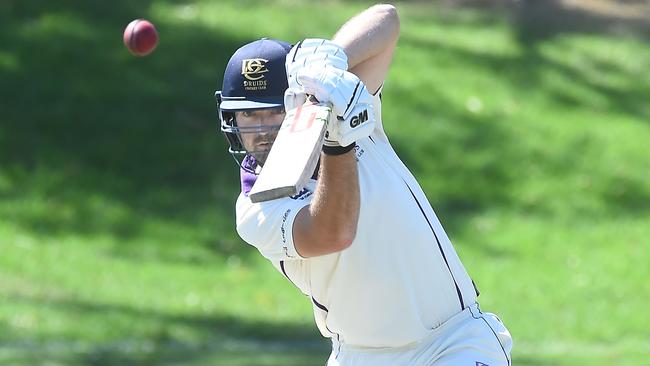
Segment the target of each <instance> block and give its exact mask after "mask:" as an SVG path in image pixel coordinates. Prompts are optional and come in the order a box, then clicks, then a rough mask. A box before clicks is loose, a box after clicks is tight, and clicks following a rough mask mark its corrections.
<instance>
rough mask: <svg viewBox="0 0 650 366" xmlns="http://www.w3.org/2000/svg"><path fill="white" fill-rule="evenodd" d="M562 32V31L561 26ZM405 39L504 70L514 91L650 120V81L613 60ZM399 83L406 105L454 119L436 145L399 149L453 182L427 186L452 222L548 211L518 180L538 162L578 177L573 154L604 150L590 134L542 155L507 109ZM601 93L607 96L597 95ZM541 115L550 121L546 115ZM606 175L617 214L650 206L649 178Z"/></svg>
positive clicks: (402, 144) (419, 167)
mask: <svg viewBox="0 0 650 366" xmlns="http://www.w3.org/2000/svg"><path fill="white" fill-rule="evenodd" d="M496 19H497V18H494V19H493V21H497V20H496ZM422 21H424V20H422ZM446 21H448V22H450V21H451V20H450V19H447V20H446ZM459 21H462V19H459ZM489 22H490V20H489V18H486V17H485V16H483V17H481V18H480V19H479V24H483V26H488V25H489ZM472 24H473V23H472ZM561 31H562V30H561V29H558V32H561ZM567 31H568V30H567ZM400 42H401V44H402V45H408V46H409V48H411V49H417V50H435V52H436V54H437V55H438V57H440V58H441V59H445V60H446V59H450V60H459V61H460V60H462V62H463V64H464V65H465V67H466V68H467V69H468V70H481V72H485V73H488V74H493V75H499V78H500V80H502V82H503V83H504V84H510V85H512V86H513V89H514V90H521V91H522V92H524V93H525V92H527V91H529V90H530V91H535V92H540V91H541V92H543V93H544V95H545V97H546V98H548V99H549V100H551V101H552V102H553V103H555V104H557V105H560V106H564V107H566V109H567V110H572V109H573V110H594V109H596V110H600V111H601V112H602V113H604V114H613V115H616V116H625V117H628V118H630V119H631V120H638V121H648V120H650V108H648V105H647V101H646V99H647V96H648V95H650V86H649V85H645V84H644V83H641V82H635V80H637V78H638V75H635V74H633V73H630V72H628V71H626V70H622V69H621V68H620V67H619V66H618V65H615V64H613V63H611V62H609V61H605V60H594V59H592V60H590V62H591V64H592V67H593V70H591V72H589V70H585V69H584V68H583V67H582V66H581V65H575V66H569V65H567V64H563V63H560V62H558V61H557V60H554V59H551V58H549V57H548V56H546V55H545V54H543V53H542V52H540V51H539V49H538V47H537V46H536V45H535V44H527V43H526V44H523V45H522V46H521V47H520V52H519V53H516V54H514V55H496V54H490V53H478V52H472V51H468V50H467V49H465V48H463V47H460V46H459V47H456V46H454V45H452V44H450V43H440V42H437V41H435V40H432V39H431V37H427V36H426V35H422V37H419V36H413V35H410V36H409V37H403V38H402V39H401V40H400ZM549 73H552V74H553V75H557V78H558V79H562V80H565V81H566V82H567V83H570V84H571V85H572V86H573V87H575V88H579V89H581V90H588V91H589V93H579V94H575V93H573V94H572V93H571V91H570V90H569V91H568V90H567V89H565V88H562V87H561V86H558V85H556V84H555V83H554V82H553V80H549V79H548V78H547V77H546V75H548V74H549ZM593 75H617V76H619V77H620V78H621V79H624V80H626V81H628V82H626V83H624V84H623V85H620V86H616V87H615V86H612V85H608V84H605V83H603V82H601V81H600V80H599V79H598V78H594V76H593ZM450 82H453V81H451V80H450ZM391 88H392V89H394V90H392V91H391V94H390V95H392V96H399V97H400V99H399V104H400V108H401V109H402V110H405V111H409V110H417V111H419V113H420V115H421V116H426V119H427V120H432V121H433V122H431V123H447V124H453V128H451V129H449V130H447V131H441V132H442V135H439V136H436V140H435V143H430V144H426V145H424V146H415V147H414V146H413V141H412V140H405V139H401V140H400V139H393V144H394V145H395V147H396V150H397V151H398V152H399V154H400V155H401V156H402V158H403V160H404V161H405V162H406V163H407V165H408V166H409V167H411V168H412V169H413V171H414V173H415V175H416V176H418V177H435V178H427V179H428V180H429V181H436V180H438V181H439V180H444V181H445V182H447V183H445V184H444V185H437V186H436V185H435V183H432V184H431V185H430V186H429V187H427V186H426V182H427V181H426V180H424V181H423V183H424V188H425V190H426V191H427V192H428V193H429V194H430V195H431V196H434V197H435V198H433V199H431V200H432V203H433V205H434V207H436V209H437V210H439V211H440V212H442V213H443V216H447V214H448V216H449V218H450V219H451V221H452V222H451V224H452V225H461V224H459V223H458V222H455V220H456V219H454V217H460V218H461V220H462V218H463V217H464V215H465V214H470V213H476V212H481V211H483V210H487V209H489V208H518V209H523V210H525V211H527V212H532V211H537V212H538V213H542V214H544V212H543V210H544V209H543V206H539V205H537V204H536V203H534V202H532V203H531V204H530V205H529V206H526V204H525V203H524V202H521V200H520V199H519V198H518V197H516V196H515V193H513V192H516V189H515V188H516V185H517V184H518V179H519V178H521V177H522V175H525V174H527V172H528V171H529V167H530V166H532V165H535V166H537V167H539V169H541V170H543V171H544V172H545V174H547V175H548V178H549V179H552V177H554V176H557V177H568V176H571V175H575V174H576V170H575V169H576V165H575V161H574V160H572V159H571V158H570V157H581V156H583V155H584V153H585V152H589V151H598V146H597V142H596V141H593V140H592V139H590V136H588V135H585V136H578V137H576V141H575V142H574V143H572V144H570V145H568V146H567V151H564V152H556V153H552V154H544V155H542V154H540V152H539V151H536V150H533V149H531V148H530V147H527V146H524V145H523V144H522V143H521V142H520V141H518V140H517V135H516V134H517V133H521V132H517V131H516V127H515V128H506V127H504V125H503V124H499V123H498V122H499V121H500V120H502V119H504V118H509V116H507V115H506V114H503V113H501V114H500V113H499V112H493V113H480V114H474V113H472V112H470V111H468V110H467V108H466V106H463V105H458V104H457V103H456V102H454V101H452V100H449V98H448V97H446V96H444V95H443V94H442V93H440V92H436V90H435V88H433V89H429V90H427V92H426V93H422V92H421V90H416V89H415V88H411V89H409V88H406V87H402V88H400V85H391ZM475 92H476V93H477V95H479V96H480V95H483V94H489V90H476V91H475ZM593 95H597V96H598V100H599V101H604V102H596V101H594V98H593ZM517 97H518V98H519V99H521V100H519V102H521V103H525V102H526V101H525V95H520V96H517ZM384 101H385V103H387V104H388V103H396V101H390V99H388V97H385V98H384ZM539 118H540V120H543V119H544V116H540V117H539ZM531 133H535V131H531ZM469 158H473V159H475V160H476V159H478V162H477V163H472V160H470V159H469ZM599 178H601V179H602V181H601V182H597V184H596V186H594V187H593V190H594V192H595V193H593V194H595V195H597V196H598V197H599V198H600V199H602V201H603V202H604V203H605V205H606V206H607V207H608V210H609V211H610V212H616V213H617V214H621V215H636V214H638V213H639V212H641V211H644V210H648V209H650V206H648V202H650V186H648V185H647V184H646V183H645V182H644V181H643V180H642V177H629V176H626V177H617V176H615V175H614V174H612V175H608V176H603V177H599ZM633 197H634V198H633ZM430 198H432V197H430ZM522 204H524V206H521V205H522ZM540 210H541V211H540ZM548 214H552V213H548ZM585 214H586V215H589V213H585Z"/></svg>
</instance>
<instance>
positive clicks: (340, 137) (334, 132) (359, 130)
mask: <svg viewBox="0 0 650 366" xmlns="http://www.w3.org/2000/svg"><path fill="white" fill-rule="evenodd" d="M375 125H376V120H375V110H374V108H373V106H372V103H365V102H364V103H357V104H356V105H355V107H354V108H352V112H351V113H350V115H349V116H348V118H342V117H339V116H332V117H331V118H330V120H329V121H328V123H327V132H326V133H325V142H324V145H325V148H324V150H323V151H325V152H326V153H327V152H328V151H329V152H331V153H334V154H336V153H337V152H338V153H344V152H346V151H348V150H350V149H351V148H353V147H354V146H353V145H354V143H355V142H356V141H359V140H361V139H364V138H366V137H368V136H370V134H371V133H372V131H373V130H374V129H375ZM340 147H343V149H342V150H341V149H340ZM346 147H347V148H346ZM327 148H330V149H327Z"/></svg>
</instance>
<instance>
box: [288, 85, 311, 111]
mask: <svg viewBox="0 0 650 366" xmlns="http://www.w3.org/2000/svg"><path fill="white" fill-rule="evenodd" d="M306 102H307V95H306V94H305V91H304V90H302V89H299V88H289V89H287V90H285V91H284V110H285V111H287V112H289V111H290V110H292V109H294V108H298V106H301V105H303V104H305V103H306Z"/></svg>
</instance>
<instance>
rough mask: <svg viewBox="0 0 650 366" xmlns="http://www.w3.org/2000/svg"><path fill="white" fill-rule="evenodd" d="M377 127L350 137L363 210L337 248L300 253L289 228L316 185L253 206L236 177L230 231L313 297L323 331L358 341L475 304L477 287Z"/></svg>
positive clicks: (407, 334)
mask: <svg viewBox="0 0 650 366" xmlns="http://www.w3.org/2000/svg"><path fill="white" fill-rule="evenodd" d="M379 95H380V93H377V96H375V97H374V110H375V117H376V120H377V127H376V128H375V131H374V132H373V134H372V135H371V136H370V137H369V138H366V139H363V140H360V141H358V142H357V147H356V156H357V160H358V171H359V184H360V188H361V197H360V198H361V210H360V215H359V223H358V227H357V236H356V238H355V239H354V241H353V242H352V245H351V246H350V247H349V248H348V249H346V250H344V251H342V252H338V253H334V254H329V255H325V256H320V257H312V258H301V257H300V256H299V255H298V253H297V252H296V249H295V247H294V243H293V238H292V235H291V233H292V225H293V222H294V219H295V217H296V215H297V213H298V211H300V209H301V208H303V207H304V206H306V205H308V204H309V203H310V201H311V199H312V198H313V192H314V189H315V186H316V181H315V180H311V181H310V183H309V184H308V186H307V187H306V189H304V190H303V191H302V192H301V193H300V194H298V195H297V196H295V197H292V198H283V199H277V200H273V201H267V202H262V203H252V202H251V201H250V199H249V198H248V197H247V195H246V193H247V192H248V190H250V186H252V183H253V181H254V177H255V176H253V175H252V174H249V175H246V173H243V175H242V194H241V195H240V196H239V198H238V200H237V207H236V211H237V231H238V233H239V235H240V236H241V237H242V239H243V240H245V241H246V242H248V243H249V244H251V245H253V246H255V247H256V248H257V249H258V250H259V251H260V252H261V253H262V255H263V256H264V257H266V258H267V259H269V260H270V261H271V262H272V263H273V265H274V266H275V267H276V268H277V269H278V270H279V271H281V272H282V273H283V274H284V275H285V276H286V277H287V278H288V279H289V280H290V281H291V282H292V283H293V284H295V285H296V286H297V287H298V288H299V289H300V290H301V291H302V292H303V293H304V294H305V295H307V296H309V297H310V298H311V301H312V304H313V308H314V317H315V319H316V323H317V325H318V328H319V330H320V331H321V333H322V334H323V335H324V336H326V337H332V338H334V339H335V340H337V341H338V342H341V343H344V344H349V345H353V346H361V347H400V346H405V345H408V344H411V343H413V342H417V341H418V340H420V339H423V338H424V337H426V336H427V334H429V332H430V330H431V329H433V328H436V327H437V326H438V325H440V324H441V323H443V322H444V321H446V320H447V319H449V318H450V317H452V316H453V315H454V314H457V313H458V312H460V311H461V310H462V309H463V308H466V307H467V306H469V305H470V304H473V303H474V302H475V301H476V296H477V294H476V290H475V288H474V286H473V283H472V280H471V279H470V277H469V276H468V274H467V272H466V271H465V268H464V267H463V265H462V263H461V261H460V259H459V258H458V255H457V254H456V252H455V250H454V248H453V246H452V244H451V242H450V241H449V238H448V237H447V234H446V233H445V231H444V229H443V228H442V226H441V224H440V222H439V220H438V218H437V217H436V215H435V213H434V211H433V209H432V208H431V205H430V204H429V202H428V200H427V198H426V197H425V195H424V193H423V191H422V189H421V188H420V186H419V185H418V183H417V182H416V180H415V178H414V177H413V176H412V175H411V173H410V172H409V171H408V169H407V168H406V167H405V166H404V164H403V163H402V162H401V160H400V159H399V158H398V156H397V155H396V154H395V151H394V150H393V148H392V147H391V145H390V144H389V142H388V138H387V137H386V134H385V133H384V129H383V125H382V122H381V98H380V96H379Z"/></svg>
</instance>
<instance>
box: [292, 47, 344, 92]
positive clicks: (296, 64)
mask: <svg viewBox="0 0 650 366" xmlns="http://www.w3.org/2000/svg"><path fill="white" fill-rule="evenodd" d="M311 64H325V65H329V66H332V67H335V68H337V69H341V70H347V69H348V57H347V55H346V54H345V51H344V50H343V48H342V47H341V46H339V45H338V44H336V43H334V42H332V41H329V40H326V39H318V38H307V39H305V40H303V41H300V42H298V43H297V44H296V45H295V46H293V48H291V51H289V54H288V55H287V57H286V59H285V67H286V70H287V77H288V79H289V88H299V87H300V84H299V82H298V79H297V75H298V72H299V71H300V70H301V69H303V68H305V67H307V66H309V65H311Z"/></svg>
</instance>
